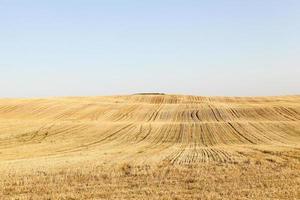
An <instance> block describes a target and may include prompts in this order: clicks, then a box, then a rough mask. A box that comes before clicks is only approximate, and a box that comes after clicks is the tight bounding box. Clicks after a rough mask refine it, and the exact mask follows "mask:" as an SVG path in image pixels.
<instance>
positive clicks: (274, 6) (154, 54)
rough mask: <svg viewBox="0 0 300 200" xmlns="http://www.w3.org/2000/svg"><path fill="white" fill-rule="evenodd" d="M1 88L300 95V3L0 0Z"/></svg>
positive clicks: (16, 92) (13, 93) (13, 91)
mask: <svg viewBox="0 0 300 200" xmlns="http://www.w3.org/2000/svg"><path fill="white" fill-rule="evenodd" d="M0 88H1V89H0V97H32V96H34V97H38V96H70V95H76V96H78V95H79V96H85V95H109V94H131V93H136V92H166V93H179V94H195V95H235V96H245V95H286V94H300V1H299V0H247V1H246V0H245V1H244V0H210V1H208V0H205V1H204V0H203V1H201V0H194V1H192V0H181V1H179V0H177V1H176V0H172V1H171V0H159V1H158V0H151V1H150V0H149V1H141V0H118V1H117V0H106V1H101V0H98V1H96V0H94V1H92V0H81V1H76V0H69V1H68V0H48V1H47V0H36V1H33V0H26V1H25V0H18V1H17V0H0Z"/></svg>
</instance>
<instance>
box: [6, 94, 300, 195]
mask: <svg viewBox="0 0 300 200" xmlns="http://www.w3.org/2000/svg"><path fill="white" fill-rule="evenodd" d="M0 177H1V179H0V199H26V200H27V199H28V200H29V199H300V96H277V97H201V96H184V95H165V94H155V93H153V94H136V95H127V96H105V97H104V96H103V97H55V98H54V97H53V98H36V99H1V100H0Z"/></svg>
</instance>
